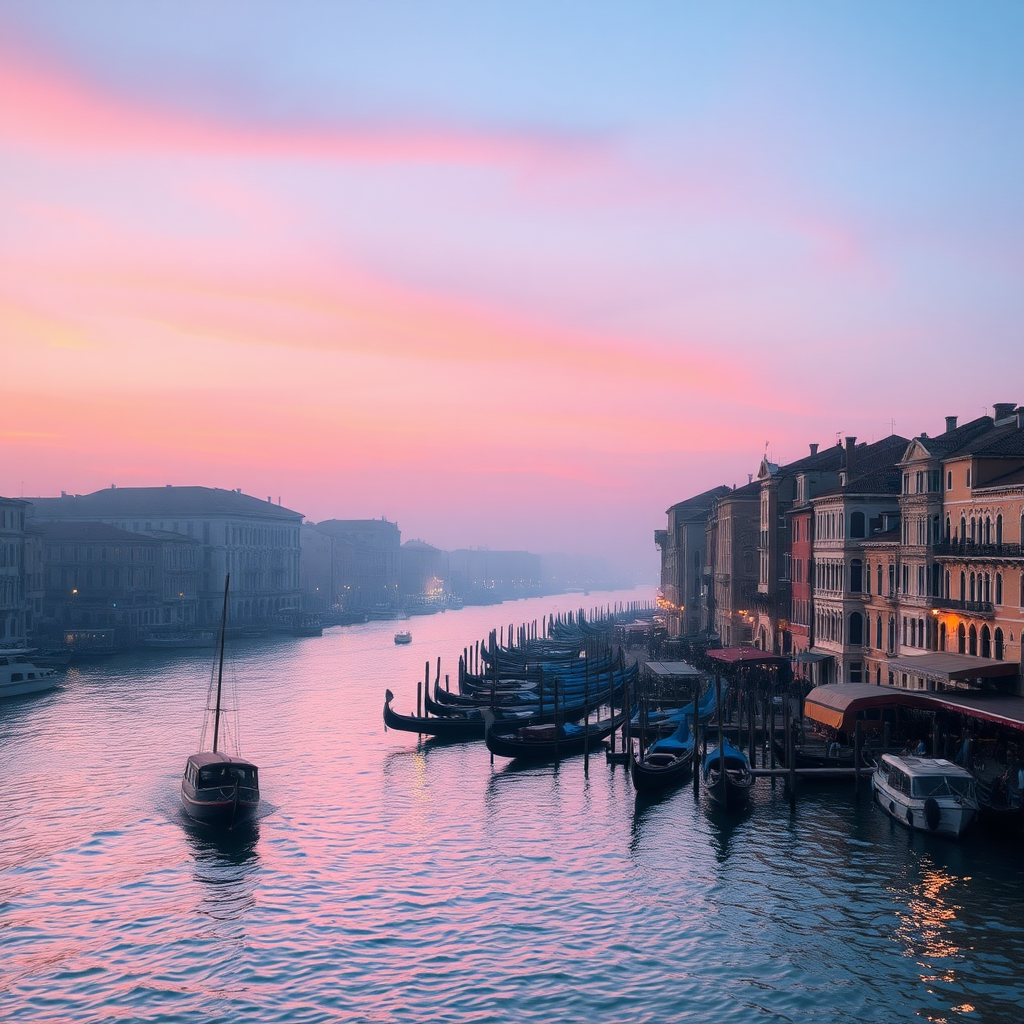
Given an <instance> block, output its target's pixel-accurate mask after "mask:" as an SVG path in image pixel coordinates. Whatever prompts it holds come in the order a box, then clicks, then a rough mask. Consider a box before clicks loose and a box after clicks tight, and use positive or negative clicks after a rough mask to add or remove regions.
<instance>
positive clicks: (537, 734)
mask: <svg viewBox="0 0 1024 1024" xmlns="http://www.w3.org/2000/svg"><path fill="white" fill-rule="evenodd" d="M626 717H627V714H626V712H625V711H620V712H618V713H617V714H615V715H612V716H611V717H609V718H603V719H599V720H598V721H594V722H590V723H589V724H587V725H578V724H575V723H568V722H567V723H564V724H562V725H553V724H552V725H530V726H516V725H507V724H505V723H501V722H495V721H494V716H493V715H492V713H491V712H490V710H487V709H485V710H484V718H485V720H486V721H487V731H486V733H485V736H484V738H485V740H486V742H487V749H488V750H489V751H490V752H491V753H492V754H498V755H499V756H500V757H516V758H524V759H528V760H531V761H557V760H558V759H559V758H562V757H570V756H572V755H573V754H582V753H584V751H586V750H587V749H588V748H589V749H590V750H596V749H597V747H598V745H599V744H600V743H601V741H602V740H604V739H606V738H607V737H608V736H610V735H611V734H612V733H613V732H614V731H615V730H616V729H618V728H619V726H620V725H622V723H623V722H625V721H626Z"/></svg>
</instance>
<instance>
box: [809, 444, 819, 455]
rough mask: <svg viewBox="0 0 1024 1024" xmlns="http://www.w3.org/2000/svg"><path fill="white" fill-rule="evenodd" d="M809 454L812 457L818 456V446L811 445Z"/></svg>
mask: <svg viewBox="0 0 1024 1024" xmlns="http://www.w3.org/2000/svg"><path fill="white" fill-rule="evenodd" d="M811 454H812V455H817V454H818V446H817V444H812V445H811Z"/></svg>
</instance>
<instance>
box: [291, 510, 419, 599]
mask: <svg viewBox="0 0 1024 1024" xmlns="http://www.w3.org/2000/svg"><path fill="white" fill-rule="evenodd" d="M310 529H311V530H313V531H315V532H316V533H319V534H320V535H322V536H324V537H327V538H328V539H329V541H330V543H329V545H327V546H325V545H323V544H322V543H320V542H319V541H317V539H316V538H315V537H312V536H308V537H307V540H306V551H307V552H308V553H309V554H310V555H311V556H312V555H313V554H314V553H316V556H317V558H318V564H317V566H316V567H315V568H314V567H312V566H311V567H310V568H309V570H308V573H309V575H308V579H309V580H310V581H311V582H312V581H314V580H317V581H319V582H318V583H317V585H318V586H326V587H328V588H330V590H331V602H330V603H331V606H332V607H338V608H340V609H341V610H342V611H343V612H345V613H352V612H364V613H366V614H368V615H381V614H390V613H393V612H395V611H398V610H399V608H400V606H401V593H400V572H401V569H400V565H401V563H400V552H401V546H402V533H401V531H400V530H399V529H398V524H397V523H392V522H389V521H388V520H387V519H383V518H382V519H328V520H326V521H324V522H322V523H315V524H312V525H311V526H310ZM324 557H326V558H327V564H326V566H325V565H324V564H323V561H322V559H323V558H324Z"/></svg>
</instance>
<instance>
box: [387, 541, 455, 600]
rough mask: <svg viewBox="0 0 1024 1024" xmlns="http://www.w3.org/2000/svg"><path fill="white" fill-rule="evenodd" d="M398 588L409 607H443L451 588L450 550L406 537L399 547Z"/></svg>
mask: <svg viewBox="0 0 1024 1024" xmlns="http://www.w3.org/2000/svg"><path fill="white" fill-rule="evenodd" d="M400 555H401V557H400V559H399V565H400V578H399V583H398V591H399V593H400V594H401V596H402V606H403V607H404V608H405V610H406V611H413V612H415V611H430V610H433V609H437V608H442V607H444V604H445V601H446V599H447V598H448V596H449V595H450V591H449V590H448V586H449V583H448V552H447V551H441V550H440V549H439V548H435V547H434V546H433V545H432V544H427V543H426V542H424V541H422V540H407V541H406V542H405V543H404V544H403V545H402V547H401V550H400Z"/></svg>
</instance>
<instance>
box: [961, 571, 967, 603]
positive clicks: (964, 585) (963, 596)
mask: <svg viewBox="0 0 1024 1024" xmlns="http://www.w3.org/2000/svg"><path fill="white" fill-rule="evenodd" d="M960 600H961V601H966V600H967V577H966V576H965V575H964V571H963V569H961V570H960Z"/></svg>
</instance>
